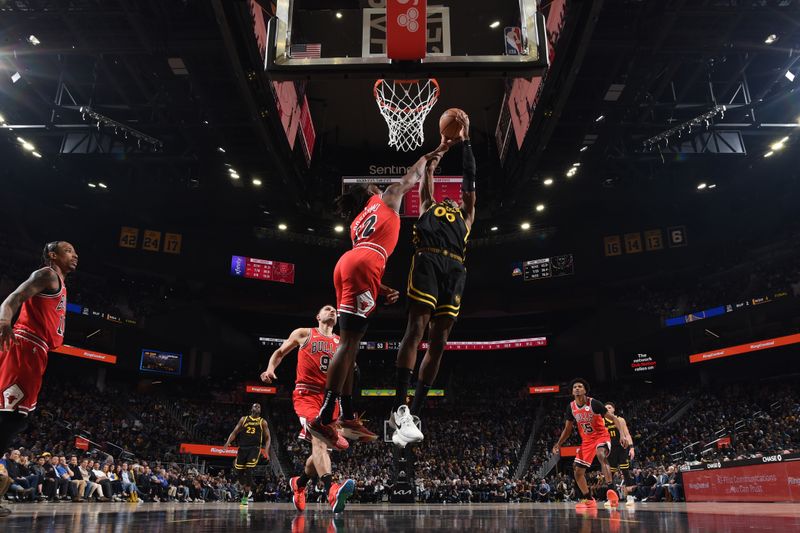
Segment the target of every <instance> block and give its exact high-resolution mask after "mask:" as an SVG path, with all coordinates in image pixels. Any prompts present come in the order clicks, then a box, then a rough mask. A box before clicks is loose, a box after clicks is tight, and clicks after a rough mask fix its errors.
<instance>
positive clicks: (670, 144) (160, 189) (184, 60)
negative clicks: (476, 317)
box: [0, 0, 800, 239]
mask: <svg viewBox="0 0 800 533" xmlns="http://www.w3.org/2000/svg"><path fill="white" fill-rule="evenodd" d="M799 8H800V6H798V2H797V1H793V0H759V1H734V0H704V1H686V0H684V1H680V0H670V1H658V0H646V1H636V0H620V1H605V2H603V1H594V2H577V1H573V2H568V16H567V20H566V26H565V29H564V34H563V35H562V39H561V40H560V41H559V43H558V45H557V48H556V60H555V63H554V65H553V69H552V70H551V73H550V75H549V76H548V78H547V81H546V83H545V85H544V89H543V90H542V93H541V95H540V98H539V100H538V102H537V106H536V108H535V109H534V111H533V114H532V121H531V126H530V129H529V130H528V133H527V135H526V137H525V140H524V143H523V144H522V146H521V148H520V149H517V148H516V146H512V147H511V149H510V152H509V154H508V156H507V157H506V158H505V161H504V162H503V163H502V164H501V163H500V159H499V157H498V153H497V147H496V143H495V137H494V131H495V126H496V124H497V120H498V116H499V115H500V112H501V107H502V106H501V104H502V99H503V94H504V92H505V90H506V83H505V82H503V81H501V80H448V81H447V82H446V85H444V89H445V93H444V94H445V95H446V96H445V97H444V98H443V101H442V109H444V108H445V107H449V106H451V105H458V106H460V107H464V108H466V109H476V110H479V111H473V113H472V114H473V129H474V137H475V139H476V145H477V146H478V150H477V152H478V159H479V167H480V169H481V171H482V174H483V176H482V177H481V181H480V182H479V186H480V187H481V189H482V202H481V211H480V217H481V220H480V221H479V223H480V227H479V228H478V232H477V233H478V235H476V236H485V237H487V238H492V239H501V238H503V236H510V237H514V236H515V235H517V234H518V232H519V223H520V222H521V221H523V220H530V221H531V222H532V223H533V225H534V228H541V229H543V230H545V229H546V228H547V227H559V226H564V225H568V224H570V222H571V221H572V220H574V219H575V217H580V216H584V215H586V214H587V206H591V205H592V204H593V203H596V202H597V200H598V199H603V200H604V201H606V200H607V201H608V202H612V203H613V202H617V203H619V204H620V205H624V203H625V202H630V201H635V200H636V199H640V198H641V197H642V196H644V195H646V196H648V197H649V198H652V199H655V200H653V201H656V200H658V201H663V202H676V201H679V200H680V198H681V197H683V196H685V195H690V194H710V193H711V192H712V189H709V188H706V189H701V190H698V189H697V186H698V185H699V184H700V183H706V184H707V186H708V185H716V187H715V188H714V194H719V195H720V197H722V196H724V194H726V193H725V190H726V188H727V187H728V186H729V185H731V187H730V190H734V189H735V187H734V185H735V180H736V179H737V178H736V174H741V173H742V172H741V171H742V169H748V171H750V172H752V173H753V175H758V174H760V173H762V172H763V173H766V174H775V173H780V172H784V171H785V170H786V169H790V168H792V166H793V163H792V162H793V160H796V155H795V154H794V153H793V151H794V149H793V145H794V144H795V141H796V134H795V130H796V125H797V118H798V116H799V115H800V105H799V104H798V101H797V100H798V97H797V93H796V90H795V82H794V81H792V80H790V77H791V76H789V74H790V75H797V74H800V64H797V63H796V60H797V57H798V56H797V50H798V49H800V42H799V40H800V9H799ZM0 13H1V14H2V17H0V31H2V35H3V49H2V57H1V58H0V114H2V115H3V118H4V119H5V121H6V124H5V127H4V128H3V130H2V134H3V137H4V138H3V142H2V143H0V146H2V148H0V150H2V154H3V156H4V159H5V157H6V156H9V157H10V158H13V159H9V160H17V161H19V160H24V161H25V169H26V170H25V172H26V173H38V172H40V171H41V172H42V173H45V172H51V173H52V172H53V171H55V172H56V173H57V175H58V176H59V182H58V183H56V184H54V186H57V187H62V189H61V192H60V194H61V195H62V196H63V197H64V199H65V201H67V202H69V203H71V204H75V205H80V204H82V203H91V204H97V203H98V200H100V203H105V204H107V205H114V206H115V209H128V208H135V209H136V210H137V211H138V212H139V213H140V214H141V213H147V214H148V215H146V216H152V217H157V216H166V215H165V210H164V200H165V199H168V200H169V214H171V216H174V217H182V218H184V219H185V220H190V221H193V223H196V224H198V225H203V224H206V223H207V220H208V218H209V217H226V219H227V220H229V221H231V222H235V223H238V224H241V225H250V226H266V227H269V226H270V224H277V221H278V219H279V218H280V219H283V220H287V221H289V222H290V223H291V222H293V221H297V222H296V223H294V224H291V225H292V226H293V227H301V228H305V226H307V225H308V226H315V227H317V228H318V229H322V230H324V231H330V228H331V227H332V225H333V219H332V218H331V215H330V213H329V211H328V202H327V199H328V198H329V197H330V196H331V195H333V194H335V193H336V191H337V189H338V176H341V175H342V174H345V173H351V172H353V169H352V161H353V160H354V158H359V161H361V160H362V159H363V160H365V161H368V159H367V158H366V157H365V156H364V154H379V157H382V156H380V154H386V151H385V147H384V146H383V145H384V140H385V137H386V131H385V125H384V124H383V123H382V121H381V120H380V117H378V116H377V112H374V109H372V106H374V104H373V103H372V102H371V100H370V98H368V97H367V98H361V99H359V102H360V103H359V104H358V105H357V106H354V105H352V104H348V103H347V102H348V101H349V102H352V100H353V97H352V89H353V86H354V85H353V83H355V82H340V83H337V82H334V81H327V82H318V83H310V84H309V88H308V91H309V92H308V94H309V97H310V99H311V106H312V111H313V112H314V116H315V117H318V118H317V119H315V121H316V122H315V126H316V128H317V136H318V148H317V151H316V152H315V154H314V160H313V162H312V165H311V167H310V168H306V164H305V160H304V158H303V157H302V155H301V154H300V153H299V150H295V151H294V152H292V151H290V150H289V148H288V146H287V144H286V138H285V136H283V132H282V130H281V129H280V125H279V123H277V121H276V119H275V117H274V115H275V107H274V106H275V103H274V101H272V100H271V93H270V91H269V90H267V89H266V88H265V87H263V86H262V87H259V86H258V85H259V81H260V79H259V78H258V77H257V76H254V74H253V73H254V72H255V71H254V69H255V68H256V67H257V65H258V62H259V58H258V52H257V49H256V45H255V42H254V39H253V38H252V34H251V33H248V30H249V28H248V26H247V24H248V19H247V3H245V2H241V1H237V2H222V1H220V0H214V1H211V2H200V1H190V0H187V1H177V0H176V1H165V2H161V1H156V0H111V1H100V0H70V1H66V2H64V1H57V0H15V1H5V2H0ZM31 35H33V36H35V37H36V40H37V41H38V44H34V43H33V42H31V40H30V36H31ZM772 35H774V38H770V36H772ZM787 73H788V74H787ZM17 75H18V76H19V78H17V79H16V81H15V78H16V77H17ZM796 83H800V80H797V82H796ZM86 106H88V107H90V108H91V109H92V110H93V111H94V112H96V113H99V114H100V115H101V116H102V117H105V118H108V119H110V120H113V121H115V122H107V121H104V120H101V121H100V122H101V124H100V128H99V129H98V127H97V122H98V121H97V120H95V119H94V118H93V115H91V114H88V115H87V114H85V113H82V112H81V108H85V107H86ZM715 106H725V107H726V110H725V112H724V114H723V113H716V114H715V115H714V116H713V117H710V118H711V120H709V124H708V126H706V124H705V121H704V120H703V121H702V122H701V123H700V124H694V125H693V128H692V131H691V132H689V131H688V128H685V129H684V130H683V131H681V132H674V133H675V134H674V135H670V136H667V138H665V139H664V138H661V139H659V140H658V142H656V143H654V144H653V145H652V146H648V145H646V144H645V141H646V140H647V139H650V138H653V137H656V138H658V136H659V135H661V134H663V133H664V132H667V131H669V130H670V129H673V128H676V127H678V126H680V125H687V124H688V123H689V121H691V120H692V119H694V118H696V117H701V116H703V115H704V114H706V113H709V112H710V111H711V110H713V109H715ZM373 115H374V116H373ZM601 117H602V118H601ZM354 121H355V123H356V126H357V127H353V122H354ZM429 122H431V120H430V119H429ZM434 122H435V121H434ZM115 123H118V124H120V125H124V126H126V127H128V128H130V129H131V130H135V131H136V132H141V133H143V134H146V136H147V137H152V138H153V139H157V140H158V141H159V144H158V145H157V146H156V147H154V146H152V145H150V144H148V142H144V143H143V144H142V145H141V146H140V145H139V142H138V139H137V138H136V135H135V134H132V135H129V136H128V138H125V137H124V128H122V127H120V128H118V129H117V131H115V127H114V126H115ZM348 126H349V127H348ZM12 127H13V131H11V129H12ZM434 127H435V126H434ZM434 134H435V132H434ZM18 137H20V138H23V139H25V140H27V141H30V142H31V143H32V144H33V145H34V146H35V147H36V151H37V153H40V154H41V155H42V158H41V160H40V161H33V160H32V159H31V157H30V155H29V154H27V153H26V152H25V151H24V149H20V146H21V143H20V142H19V141H18V140H17V138H18ZM784 137H788V139H787V140H786V141H784V142H783V143H782V144H781V146H780V148H781V150H772V151H773V152H774V155H773V156H772V157H769V158H765V157H764V155H765V154H766V153H767V152H769V151H771V150H770V146H771V145H772V144H774V143H776V142H779V141H781V140H782V139H783V138H784ZM689 139H691V140H692V141H693V142H691V143H689V142H687V140H689ZM512 144H513V143H512ZM584 147H586V148H585V150H584V151H581V149H583V148H584ZM709 147H711V148H709ZM648 148H652V149H648ZM392 162H394V161H392ZM575 163H580V167H573V165H574V164H575ZM359 164H360V163H359ZM32 165H34V166H32ZM35 165H39V167H36V166H35ZM226 165H228V166H226ZM231 168H233V169H235V170H236V171H237V173H238V174H239V175H240V176H241V178H240V179H238V180H236V179H232V178H231V173H230V169H231ZM571 168H577V169H578V170H577V171H575V173H574V175H573V176H572V177H567V176H566V173H567V171H568V170H569V169H571ZM37 169H39V170H37ZM356 170H357V169H356ZM455 170H458V169H457V165H456V169H455ZM62 178H63V180H62ZM547 179H552V180H553V183H552V185H546V184H545V180H547ZM253 180H259V182H260V183H261V185H258V186H256V185H253ZM101 181H102V182H104V184H105V185H107V186H108V189H107V190H106V191H101V190H99V189H98V187H97V184H98V183H99V182H101ZM31 183H34V182H31ZM90 183H92V184H94V185H95V187H90V186H89V184H90ZM548 183H549V182H548ZM21 186H23V187H24V186H25V184H24V183H22V185H21ZM735 190H737V191H739V189H735ZM102 194H106V195H111V196H99V195H102ZM114 195H121V196H114ZM105 198H108V200H105ZM124 199H127V200H128V201H129V202H128V203H129V204H131V203H134V202H135V204H136V205H135V207H125V206H124V204H125V202H121V200H124ZM198 203H200V204H201V205H202V209H198ZM539 203H541V204H544V205H545V206H546V208H545V209H544V211H542V212H536V211H535V207H534V206H535V205H537V204H539ZM120 204H123V205H120ZM293 219H294V220H293ZM300 219H302V220H303V222H302V223H301V222H299V221H298V220H300ZM492 226H499V228H500V231H499V232H498V234H500V235H501V236H500V237H496V236H495V234H494V233H491V227H492ZM331 235H332V234H331Z"/></svg>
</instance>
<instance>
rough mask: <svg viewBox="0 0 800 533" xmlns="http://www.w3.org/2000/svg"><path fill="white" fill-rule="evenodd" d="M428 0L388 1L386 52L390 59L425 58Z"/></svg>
mask: <svg viewBox="0 0 800 533" xmlns="http://www.w3.org/2000/svg"><path fill="white" fill-rule="evenodd" d="M427 20H428V13H427V0H387V1H386V54H387V55H388V56H389V59H400V60H407V61H409V60H414V59H423V58H424V57H425V53H426V43H427V34H428V26H427Z"/></svg>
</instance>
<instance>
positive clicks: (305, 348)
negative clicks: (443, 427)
mask: <svg viewBox="0 0 800 533" xmlns="http://www.w3.org/2000/svg"><path fill="white" fill-rule="evenodd" d="M335 325H336V308H335V307H333V306H332V305H326V306H325V307H323V308H322V309H320V310H319V312H318V313H317V327H316V328H298V329H296V330H294V331H292V334H291V335H289V338H288V339H286V340H285V341H284V342H283V344H281V346H280V348H278V349H277V350H275V351H274V352H273V353H272V357H270V358H269V364H268V365H267V369H266V370H265V371H264V372H263V373H262V374H261V380H262V381H263V382H265V383H272V382H273V381H274V380H276V379H278V377H277V375H276V374H275V370H276V369H277V368H278V365H280V364H281V361H283V359H284V357H286V356H287V355H288V354H289V353H290V352H291V351H292V350H294V349H295V348H299V349H298V351H297V377H296V379H295V387H294V393H293V395H292V399H293V403H294V411H295V413H297V416H298V418H299V419H300V426H301V430H300V438H302V439H308V440H311V455H310V456H309V457H308V459H307V460H306V465H305V468H304V469H303V472H302V473H301V474H300V475H299V476H296V477H293V478H291V479H290V480H289V484H290V485H291V487H292V492H294V497H293V501H294V506H295V508H297V510H298V511H303V510H305V508H306V485H307V484H308V481H309V480H310V479H312V478H319V479H320V480H322V482H323V483H324V484H325V491H326V493H327V494H328V503H330V504H331V508H332V509H333V510H334V512H337V513H338V512H340V511H342V510H343V509H344V506H345V503H346V502H347V498H348V497H349V496H350V495H351V494H352V493H353V490H354V488H355V482H354V481H353V480H352V479H348V480H345V481H344V482H343V483H333V475H332V474H331V457H330V454H329V453H328V447H327V445H326V444H325V443H324V442H323V441H321V440H320V439H318V438H316V437H313V436H310V435H308V434H307V432H306V425H307V423H308V422H309V421H310V420H313V419H314V418H315V417H316V416H317V413H319V410H320V408H321V407H322V400H323V397H324V391H325V378H326V375H327V373H328V368H329V367H330V364H331V358H332V357H333V354H334V353H335V352H336V346H337V345H338V344H339V336H338V335H334V334H333V326H335ZM336 411H337V410H335V411H334V415H336V414H337V413H336ZM339 422H340V424H341V426H342V429H343V432H345V433H346V434H347V435H348V436H349V437H351V438H356V439H365V440H375V439H377V438H378V437H377V435H375V434H374V433H372V432H369V431H367V430H366V428H364V427H363V424H361V422H360V421H359V420H357V419H354V420H340V421H339Z"/></svg>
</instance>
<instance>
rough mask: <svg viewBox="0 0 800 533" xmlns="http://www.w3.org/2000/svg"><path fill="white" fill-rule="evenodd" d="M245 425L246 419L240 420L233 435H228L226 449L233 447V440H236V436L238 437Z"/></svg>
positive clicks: (232, 432)
mask: <svg viewBox="0 0 800 533" xmlns="http://www.w3.org/2000/svg"><path fill="white" fill-rule="evenodd" d="M243 424H244V417H242V418H240V419H239V422H237V423H236V427H235V428H233V431H231V434H230V435H228V440H226V441H225V446H224V447H225V448H230V447H231V444H232V443H233V439H235V438H236V435H238V434H239V432H240V431H241V430H242V425H243Z"/></svg>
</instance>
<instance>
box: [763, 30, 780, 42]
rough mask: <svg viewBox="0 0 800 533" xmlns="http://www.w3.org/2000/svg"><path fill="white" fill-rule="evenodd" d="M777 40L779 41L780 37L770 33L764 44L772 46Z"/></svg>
mask: <svg viewBox="0 0 800 533" xmlns="http://www.w3.org/2000/svg"><path fill="white" fill-rule="evenodd" d="M777 40H778V36H777V35H775V34H774V33H770V34H769V35H767V38H766V39H764V44H772V43H774V42H775V41H777Z"/></svg>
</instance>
